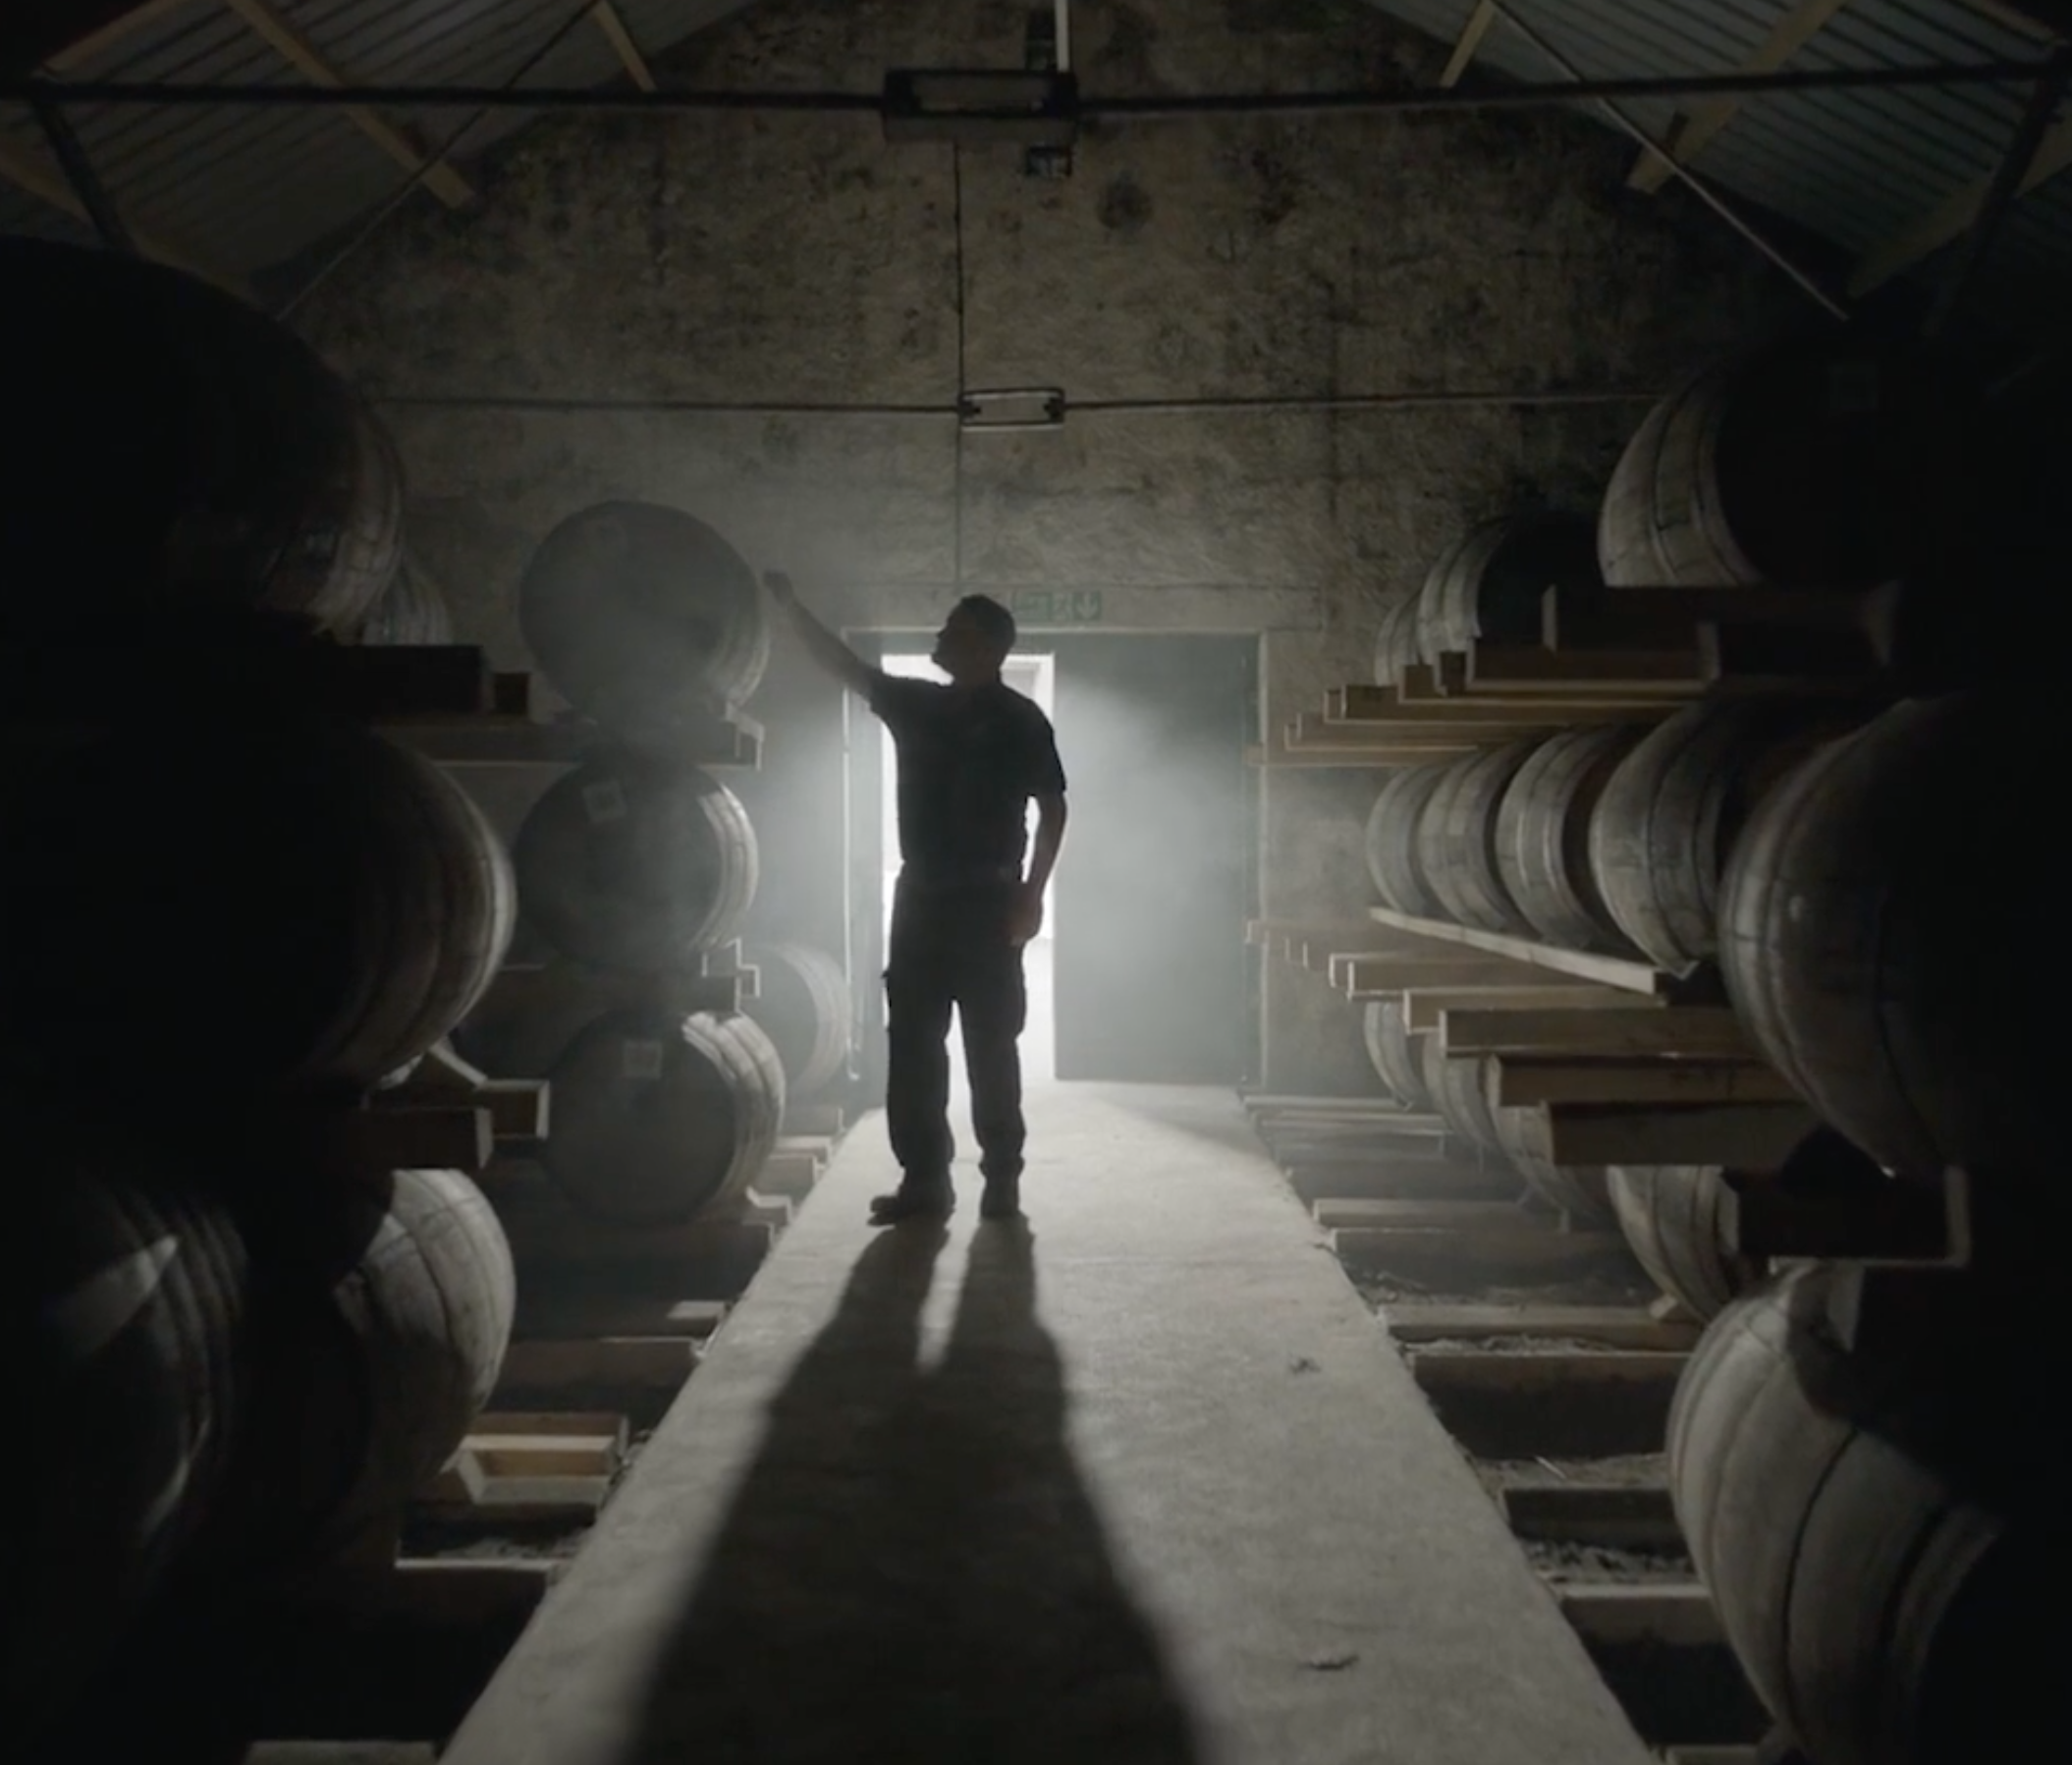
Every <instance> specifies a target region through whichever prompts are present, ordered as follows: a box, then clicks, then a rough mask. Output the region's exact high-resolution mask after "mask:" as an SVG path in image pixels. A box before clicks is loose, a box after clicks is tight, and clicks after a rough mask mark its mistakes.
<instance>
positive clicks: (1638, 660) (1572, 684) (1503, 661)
mask: <svg viewBox="0 0 2072 1765" xmlns="http://www.w3.org/2000/svg"><path fill="white" fill-rule="evenodd" d="M1665 684H1674V685H1678V686H1689V687H1691V688H1693V689H1695V688H1699V687H1702V686H1703V685H1704V684H1705V673H1704V668H1703V658H1701V656H1700V655H1699V653H1698V645H1697V639H1696V636H1695V634H1694V636H1693V638H1692V641H1691V644H1690V647H1689V648H1688V649H1684V648H1677V649H1670V650H1660V651H1657V650H1626V649H1607V650H1591V649H1576V650H1566V649H1564V650H1551V649H1541V648H1525V647H1518V648H1499V647H1496V646H1494V645H1478V646H1477V647H1476V649H1475V652H1474V653H1473V654H1472V655H1470V656H1469V657H1468V659H1467V679H1466V685H1467V686H1468V687H1469V688H1470V689H1473V688H1475V687H1478V686H1490V687H1523V686H1531V687H1537V688H1539V689H1542V690H1543V691H1548V692H1554V691H1559V690H1562V689H1568V688H1577V689H1583V690H1585V691H1602V690H1603V689H1606V688H1608V687H1616V688H1618V689H1621V690H1628V689H1631V690H1639V689H1644V688H1647V687H1651V686H1652V687H1660V686H1663V685H1665Z"/></svg>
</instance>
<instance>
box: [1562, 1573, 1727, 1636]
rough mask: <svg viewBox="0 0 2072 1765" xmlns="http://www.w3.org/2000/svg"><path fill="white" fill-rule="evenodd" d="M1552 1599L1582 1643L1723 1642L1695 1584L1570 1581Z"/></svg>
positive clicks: (1707, 1599) (1706, 1597) (1709, 1602)
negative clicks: (1557, 1604)
mask: <svg viewBox="0 0 2072 1765" xmlns="http://www.w3.org/2000/svg"><path fill="white" fill-rule="evenodd" d="M1555 1597H1556V1598H1557V1599H1558V1600H1559V1601H1560V1606H1561V1616H1562V1617H1563V1618H1565V1619H1567V1620H1568V1622H1569V1623H1570V1624H1572V1625H1573V1626H1574V1627H1575V1628H1576V1633H1577V1634H1578V1635H1579V1636H1581V1637H1582V1638H1583V1640H1584V1641H1585V1642H1593V1643H1606V1644H1610V1645H1612V1646H1630V1645H1632V1644H1634V1643H1653V1644H1656V1645H1657V1646H1660V1647H1664V1648H1705V1647H1709V1646H1711V1645H1714V1644H1717V1643H1722V1642H1724V1641H1725V1640H1726V1632H1725V1631H1724V1630H1722V1629H1721V1628H1720V1627H1719V1614H1718V1610H1717V1609H1716V1608H1715V1607H1714V1605H1713V1597H1712V1595H1711V1594H1709V1593H1707V1592H1706V1590H1705V1587H1704V1585H1703V1584H1702V1583H1700V1582H1698V1581H1681V1582H1669V1583H1666V1584H1664V1583H1661V1582H1654V1583H1642V1584H1638V1585H1636V1584H1633V1583H1629V1582H1613V1581H1603V1582H1598V1581H1571V1582H1569V1583H1567V1584H1566V1585H1564V1586H1562V1587H1561V1588H1560V1589H1559V1590H1558V1591H1557V1593H1556V1595H1555Z"/></svg>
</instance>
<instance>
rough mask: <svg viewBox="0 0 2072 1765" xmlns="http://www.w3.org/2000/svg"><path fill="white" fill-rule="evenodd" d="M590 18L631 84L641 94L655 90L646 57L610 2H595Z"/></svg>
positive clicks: (605, 0) (608, 0) (616, 8)
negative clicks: (617, 58) (640, 91)
mask: <svg viewBox="0 0 2072 1765" xmlns="http://www.w3.org/2000/svg"><path fill="white" fill-rule="evenodd" d="M590 17H591V18H592V19H594V20H596V21H597V28H598V29H600V30H602V31H603V32H604V34H605V40H606V41H607V42H609V43H610V44H611V45H612V52H613V53H614V54H615V55H617V56H618V57H619V65H620V66H621V67H623V68H625V69H626V71H627V75H628V77H629V78H630V79H631V80H632V83H634V84H635V85H636V86H638V87H639V88H640V89H641V90H642V91H643V92H651V91H653V90H655V89H656V87H655V77H654V75H653V74H652V73H650V72H649V71H648V66H647V57H646V56H644V55H642V54H641V53H640V46H639V44H637V43H635V42H634V41H633V34H632V32H631V31H629V30H628V29H627V28H626V21H625V20H624V19H622V18H621V17H620V16H619V9H618V7H616V6H614V5H613V4H612V0H597V4H596V5H595V6H593V7H591V8H590Z"/></svg>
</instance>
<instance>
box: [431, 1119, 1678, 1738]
mask: <svg viewBox="0 0 2072 1765" xmlns="http://www.w3.org/2000/svg"><path fill="white" fill-rule="evenodd" d="M1030 1115H1031V1122H1032V1129H1033V1132H1032V1140H1031V1149H1030V1150H1031V1162H1030V1170H1029V1174H1028V1178H1027V1180H1026V1194H1027V1202H1028V1208H1029V1213H1030V1219H1029V1220H1028V1222H1027V1223H1026V1224H1025V1225H1020V1226H1001V1225H982V1224H979V1223H978V1222H976V1221H975V1220H974V1219H973V1218H972V1217H971V1216H972V1214H973V1212H974V1211H975V1209H974V1208H973V1207H972V1206H971V1205H970V1201H971V1200H972V1199H973V1197H972V1196H971V1195H969V1194H968V1193H967V1196H966V1205H965V1206H964V1208H963V1209H962V1210H961V1211H960V1212H959V1214H958V1216H957V1218H956V1219H955V1220H954V1221H953V1222H952V1225H951V1228H950V1229H949V1230H948V1231H940V1230H935V1229H929V1228H920V1229H916V1228H907V1229H904V1230H902V1231H900V1232H898V1233H890V1234H887V1233H879V1234H873V1233H872V1232H871V1231H870V1230H869V1229H868V1228H867V1227H866V1226H865V1225H864V1223H863V1220H864V1213H865V1206H866V1202H867V1200H868V1197H869V1196H870V1195H871V1194H873V1193H875V1192H878V1191H880V1190H881V1189H883V1188H885V1187H887V1186H890V1183H891V1181H892V1178H893V1175H894V1174H893V1171H892V1169H891V1164H890V1160H889V1157H888V1155H887V1154H886V1152H885V1150H884V1146H883V1139H882V1125H881V1124H880V1123H879V1122H878V1121H877V1120H876V1119H875V1118H873V1119H870V1120H866V1121H865V1122H864V1123H863V1124H861V1125H860V1126H859V1127H858V1129H857V1130H856V1131H854V1132H853V1133H852V1134H851V1135H850V1136H849V1139H848V1140H847V1142H846V1143H845V1146H844V1148H843V1150H842V1153H841V1155H840V1156H839V1157H838V1159H837V1161H836V1163H835V1165H834V1167H833V1168H832V1169H831V1171H830V1173H829V1175H828V1177H827V1179H826V1180H825V1181H824V1182H823V1183H822V1185H821V1186H820V1187H819V1188H818V1189H817V1190H816V1191H815V1192H814V1195H813V1197H812V1200H811V1201H810V1203H809V1204H808V1205H807V1206H806V1208H805V1209H804V1210H803V1211H802V1213H801V1215H800V1217H799V1220H798V1221H797V1223H796V1224H795V1225H794V1226H793V1227H792V1229H791V1231H790V1232H788V1233H787V1234H786V1236H785V1238H784V1240H783V1241H782V1243H781V1244H780V1245H779V1247H778V1249H777V1251H776V1253H775V1254H774V1255H773V1257H772V1258H771V1260H770V1261H769V1263H767V1264H766V1265H765V1267H764V1269H763V1271H762V1272H761V1274H760V1275H759V1276H758V1277H757V1279H756V1282H755V1284H754V1286H753V1287H752V1288H751V1290H750V1292H749V1294H748V1296H747V1297H746V1298H745V1300H744V1301H743V1303H742V1304H741V1306H740V1307H739V1308H738V1310H737V1311H736V1313H735V1314H734V1316H733V1317H732V1318H730V1320H729V1321H728V1323H727V1325H726V1327H725V1328H724V1329H723V1330H722V1331H721V1333H720V1335H719V1337H718V1338H717V1339H716V1340H715V1342H714V1344H713V1346H712V1348H711V1350H710V1351H709V1353H708V1355H707V1357H706V1359H705V1362H704V1364H703V1365H702V1366H701V1368H700V1370H699V1372H698V1373H697V1375H696V1376H695V1378H693V1380H692V1381H691V1383H690V1385H689V1387H688V1388H687V1389H686V1392H685V1395H684V1396H683V1398H682V1400H680V1402H679V1403H678V1405H677V1406H676V1408H675V1409H674V1410H673V1411H672V1413H671V1415H670V1416H669V1418H668V1420H667V1421H666V1422H665V1423H664V1424H663V1426H662V1428H661V1429H660V1430H659V1431H658V1433H657V1435H656V1437H655V1439H654V1440H653V1441H652V1442H651V1443H650V1444H649V1445H648V1447H647V1449H646V1451H645V1452H643V1453H642V1454H641V1456H640V1459H639V1461H638V1462H637V1464H636V1466H635V1468H634V1470H633V1473H632V1474H631V1476H630V1477H629V1478H628V1480H627V1485H626V1487H625V1488H624V1489H623V1490H622V1491H621V1492H620V1493H619V1496H618V1498H617V1500H615V1502H614V1503H613V1504H612V1506H611V1507H610V1508H609V1509H608V1510H607V1512H606V1515H605V1517H604V1520H603V1523H602V1524H601V1525H600V1527H599V1528H598V1531H597V1533H596V1535H595V1536H594V1538H593V1539H592V1541H591V1543H590V1545H589V1546H588V1548H586V1549H585V1550H584V1552H583V1554H582V1555H581V1557H580V1558H579V1559H578V1560H577V1562H576V1563H575V1564H574V1566H573V1569H572V1570H571V1572H569V1574H568V1576H567V1578H566V1579H565V1580H564V1581H563V1583H562V1584H561V1585H560V1586H559V1587H558V1588H557V1589H556V1590H555V1592H554V1593H553V1594H552V1595H551V1596H550V1598H549V1601H548V1603H547V1605H546V1606H545V1607H544V1608H543V1610H542V1613H541V1615H540V1617H539V1619H538V1620H536V1621H535V1623H534V1625H533V1627H532V1628H531V1630H530V1631H529V1632H528V1634H527V1635H526V1637H525V1638H524V1639H523V1640H522V1641H521V1642H520V1643H519V1645H518V1649H517V1650H516V1651H515V1652H514V1654H513V1655H512V1657H511V1658H510V1660H509V1661H508V1662H507V1664H506V1666H505V1669H504V1671H503V1672H502V1673H501V1674H500V1675H499V1676H498V1679H497V1680H496V1682H494V1683H493V1684H492V1686H491V1688H490V1690H489V1692H488V1694H487V1695H486V1696H485V1697H484V1699H483V1700H482V1702H481V1703H480V1704H479V1705H478V1706H477V1708H476V1710H475V1713H474V1715H473V1716H472V1717H471V1718H470V1720H469V1722H468V1723H467V1725H466V1726H465V1728H463V1731H462V1733H461V1735H460V1736H459V1737H457V1739H456V1741H455V1744H454V1745H453V1747H452V1749H451V1750H450V1752H449V1753H448V1755H447V1757H448V1758H449V1759H450V1760H452V1761H454V1765H619V1762H621V1761H625V1762H630V1761H634V1760H640V1761H648V1760H654V1761H660V1760H671V1761H675V1760H679V1759H691V1758H695V1759H697V1760H698V1761H700V1765H732V1762H735V1761H740V1762H742V1765H745V1762H747V1761H751V1760H753V1761H758V1762H760V1761H794V1760H795V1761H816V1762H817V1761H828V1762H829V1765H833V1762H834V1761H838V1760H840V1761H843V1762H844V1765H853V1762H860V1761H877V1760H884V1761H888V1762H890V1761H895V1760H897V1761H900V1765H951V1762H952V1761H954V1762H955V1765H973V1762H975V1761H986V1762H988V1765H994V1762H998V1765H1019V1762H1020V1761H1029V1762H1030V1765H1037V1762H1041V1765H1063V1762H1065V1761H1071V1762H1073V1765H1081V1762H1083V1765H1107V1762H1110V1761H1124V1760H1127V1761H1145V1762H1151V1761H1174V1762H1178V1761H1188V1762H1190V1765H1191V1762H1193V1761H1203V1762H1207V1761H1217V1762H1219V1765H1221V1762H1225V1761H1228V1762H1230V1765H1236V1762H1238V1761H1243V1762H1245V1765H1251V1762H1253V1761H1257V1762H1258V1765H1268V1762H1269V1761H1271V1762H1272V1765H1355V1762H1356V1761H1357V1762H1359V1765H1369V1762H1375V1761H1403V1762H1405V1765H1407V1762H1410V1761H1416V1762H1417V1765H1427V1762H1429V1765H1528V1762H1530V1765H1571V1762H1572V1765H1640V1762H1641V1761H1643V1760H1645V1759H1646V1758H1647V1757H1648V1754H1647V1752H1646V1751H1645V1749H1644V1748H1643V1747H1642V1746H1641V1745H1640V1743H1639V1741H1638V1739H1637V1738H1636V1737H1634V1735H1633V1733H1632V1731H1631V1729H1630V1728H1629V1727H1628V1725H1627V1724H1626V1722H1625V1720H1624V1718H1623V1717H1622V1716H1621V1715H1620V1713H1619V1710H1618V1708H1617V1706H1616V1704H1615V1703H1614V1702H1613V1700H1612V1698H1611V1696H1610V1694H1609V1691H1608V1690H1607V1689H1606V1687H1605V1686H1604V1684H1603V1682H1601V1680H1600V1679H1599V1677H1598V1675H1597V1673H1596V1672H1595V1671H1594V1670H1593V1668H1592V1666H1591V1665H1590V1662H1589V1660H1588V1658H1587V1657H1586V1656H1585V1654H1584V1652H1583V1650H1582V1647H1581V1645H1580V1644H1579V1643H1578V1642H1577V1640H1576V1638H1575V1636H1574V1633H1573V1632H1572V1631H1571V1630H1570V1628H1569V1627H1568V1626H1567V1624H1566V1623H1565V1621H1564V1620H1563V1619H1562V1618H1561V1616H1560V1614H1559V1613H1558V1611H1557V1610H1556V1609H1555V1607H1554V1603H1553V1600H1552V1599H1551V1598H1550V1596H1549V1595H1548V1593H1547V1592H1546V1590H1545V1588H1544V1587H1543V1586H1542V1584H1541V1582H1540V1580H1539V1578H1538V1576H1536V1575H1535V1573H1534V1572H1533V1570H1532V1568H1531V1566H1530V1565H1529V1563H1528V1562H1527V1559H1526V1557H1525V1555H1524V1554H1523V1552H1521V1550H1520V1549H1519V1547H1518V1546H1517V1544H1516V1543H1515V1542H1514V1541H1513V1540H1512V1538H1511V1536H1510V1534H1509V1532H1508V1531H1507V1529H1506V1528H1505V1526H1504V1524H1503V1521H1502V1519H1501V1517H1500V1516H1499V1514H1498V1512H1497V1511H1496V1509H1495V1507H1494V1505H1493V1504H1492V1503H1491V1501H1490V1498H1489V1496H1488V1494H1487V1493H1486V1492H1485V1489H1484V1488H1483V1486H1482V1483H1481V1481H1480V1480H1479V1479H1478V1477H1477V1475H1476V1473H1475V1471H1474V1470H1473V1468H1472V1467H1470V1466H1469V1465H1468V1463H1467V1462H1465V1461H1464V1460H1463V1459H1462V1457H1461V1455H1460V1454H1459V1452H1458V1451H1457V1449H1456V1448H1455V1447H1454V1446H1453V1444H1452V1443H1451V1441H1450V1440H1449V1439H1448V1438H1447V1436H1446V1435H1445V1432H1444V1431H1443V1430H1442V1429H1441V1427H1440V1425H1439V1423H1438V1421H1437V1420H1436V1418H1435V1417H1434V1416H1433V1415H1432V1413H1431V1411H1430V1409H1429V1408H1428V1407H1427V1406H1426V1405H1425V1403H1424V1401H1423V1399H1422V1398H1421V1397H1420V1396H1419V1394H1418V1392H1417V1390H1416V1388H1415V1385H1414V1383H1413V1382H1412V1380H1411V1377H1410V1374H1409V1371H1408V1369H1407V1368H1406V1367H1405V1365H1404V1364H1403V1362H1402V1359H1401V1357H1400V1356H1399V1355H1398V1353H1397V1352H1396V1351H1395V1350H1394V1349H1393V1347H1392V1346H1391V1345H1390V1342H1389V1340H1388V1338H1387V1336H1386V1334H1385V1332H1384V1331H1383V1330H1382V1329H1380V1328H1379V1326H1378V1325H1377V1322H1376V1320H1375V1319H1374V1317H1373V1315H1372V1313H1371V1312H1370V1311H1369V1309H1368V1307H1367V1306H1366V1305H1365V1304H1364V1303H1362V1301H1361V1299H1360V1297H1359V1296H1358V1294H1357V1293H1356V1292H1355V1291H1354V1289H1353V1287H1352V1286H1351V1284H1350V1283H1349V1282H1348V1281H1347V1280H1346V1278H1345V1276H1344V1274H1343V1273H1342V1272H1341V1271H1340V1270H1339V1269H1338V1267H1337V1265H1336V1262H1335V1261H1334V1259H1333V1258H1332V1257H1331V1256H1330V1255H1329V1253H1328V1251H1327V1250H1326V1249H1325V1248H1324V1246H1323V1243H1322V1240H1321V1235H1320V1234H1318V1233H1317V1232H1316V1230H1315V1229H1314V1228H1313V1226H1312V1225H1311V1223H1310V1221H1309V1219H1308V1217H1307V1215H1306V1214H1305V1213H1304V1212H1303V1210H1302V1208H1301V1207H1300V1205H1299V1204H1298V1203H1297V1202H1296V1201H1295V1200H1294V1198H1293V1197H1292V1196H1291V1195H1290V1194H1289V1193H1288V1191H1287V1189H1286V1186H1285V1185H1284V1184H1283V1183H1282V1181H1281V1178H1280V1177H1279V1175H1278V1174H1277V1173H1276V1172H1275V1170H1274V1169H1273V1167H1272V1165H1271V1163H1270V1162H1269V1161H1268V1160H1267V1159H1266V1158H1265V1156H1264V1155H1263V1153H1262V1152H1261V1150H1260V1148H1259V1146H1258V1142H1257V1141H1256V1139H1255V1138H1254V1137H1253V1135H1252V1133H1251V1131H1250V1129H1249V1127H1248V1125H1247V1124H1246V1121H1245V1118H1244V1116H1243V1113H1242V1111H1241V1110H1240V1108H1239V1107H1238V1105H1237V1103H1236V1101H1235V1100H1234V1099H1233V1098H1231V1097H1230V1096H1228V1095H1227V1094H1225V1093H1217V1092H1206V1091H1200V1092H1196V1091H1183V1090H1170V1089H1148V1088H1146V1089H1121V1088H1114V1087H1098V1088H1097V1087H1080V1086H1053V1087H1046V1088H1044V1089H1043V1090H1041V1091H1040V1092H1038V1093H1036V1094H1035V1095H1033V1096H1032V1098H1031V1107H1030Z"/></svg>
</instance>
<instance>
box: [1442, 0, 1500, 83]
mask: <svg viewBox="0 0 2072 1765" xmlns="http://www.w3.org/2000/svg"><path fill="white" fill-rule="evenodd" d="M1496 22H1497V0H1476V3H1475V10H1474V11H1473V12H1471V13H1470V14H1468V22H1467V23H1466V24H1465V25H1463V26H1462V27H1461V28H1460V39H1459V41H1457V42H1456V43H1454V45H1453V53H1452V54H1451V55H1450V56H1448V57H1447V59H1446V70H1445V73H1444V74H1442V75H1440V77H1439V83H1440V84H1441V85H1458V84H1459V83H1460V77H1461V75H1463V74H1465V73H1466V72H1467V71H1468V64H1469V63H1470V62H1472V61H1473V60H1474V59H1475V55H1476V52H1477V51H1478V50H1480V49H1481V47H1482V39H1483V38H1484V37H1486V36H1488V35H1489V33H1490V27H1491V26H1492V25H1494V24H1496Z"/></svg>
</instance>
